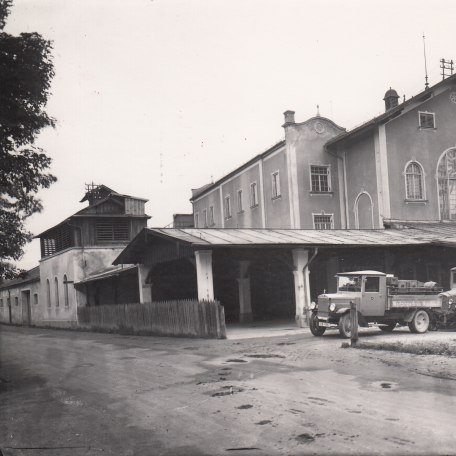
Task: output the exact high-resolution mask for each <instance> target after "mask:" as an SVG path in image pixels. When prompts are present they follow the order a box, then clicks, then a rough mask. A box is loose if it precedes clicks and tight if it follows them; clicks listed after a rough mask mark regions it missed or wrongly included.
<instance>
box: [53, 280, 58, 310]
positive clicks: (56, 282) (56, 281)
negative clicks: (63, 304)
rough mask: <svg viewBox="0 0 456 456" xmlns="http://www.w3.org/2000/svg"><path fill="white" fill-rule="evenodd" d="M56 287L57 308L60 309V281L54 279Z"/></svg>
mask: <svg viewBox="0 0 456 456" xmlns="http://www.w3.org/2000/svg"><path fill="white" fill-rule="evenodd" d="M54 285H55V290H54V291H55V307H59V281H58V279H57V277H55V279H54Z"/></svg>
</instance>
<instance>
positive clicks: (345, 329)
mask: <svg viewBox="0 0 456 456" xmlns="http://www.w3.org/2000/svg"><path fill="white" fill-rule="evenodd" d="M339 333H340V335H341V336H342V337H343V338H344V339H350V337H351V319H350V313H348V312H347V313H346V314H344V315H342V316H341V317H340V319H339Z"/></svg>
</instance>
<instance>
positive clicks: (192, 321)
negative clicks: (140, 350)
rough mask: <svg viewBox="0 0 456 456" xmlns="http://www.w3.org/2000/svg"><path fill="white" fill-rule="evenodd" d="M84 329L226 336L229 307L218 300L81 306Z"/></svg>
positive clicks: (81, 325)
mask: <svg viewBox="0 0 456 456" xmlns="http://www.w3.org/2000/svg"><path fill="white" fill-rule="evenodd" d="M78 325H79V326H80V327H81V328H87V329H94V330H101V331H106V330H109V331H119V332H125V333H131V334H150V335H158V336H183V337H185V336H186V337H207V338H214V339H225V338H226V328H225V310H224V308H223V306H222V305H221V304H220V303H219V302H217V301H196V300H180V301H163V302H152V303H146V304H116V305H104V306H91V307H78Z"/></svg>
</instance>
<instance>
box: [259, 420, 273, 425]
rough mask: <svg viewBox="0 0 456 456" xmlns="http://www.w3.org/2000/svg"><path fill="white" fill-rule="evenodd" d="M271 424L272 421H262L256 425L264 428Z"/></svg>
mask: <svg viewBox="0 0 456 456" xmlns="http://www.w3.org/2000/svg"><path fill="white" fill-rule="evenodd" d="M269 423H272V421H271V420H261V421H258V423H255V424H256V425H258V426H264V425H265V424H269Z"/></svg>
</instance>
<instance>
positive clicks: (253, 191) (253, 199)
mask: <svg viewBox="0 0 456 456" xmlns="http://www.w3.org/2000/svg"><path fill="white" fill-rule="evenodd" d="M256 206H258V189H257V183H256V182H252V183H251V184H250V207H256Z"/></svg>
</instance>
